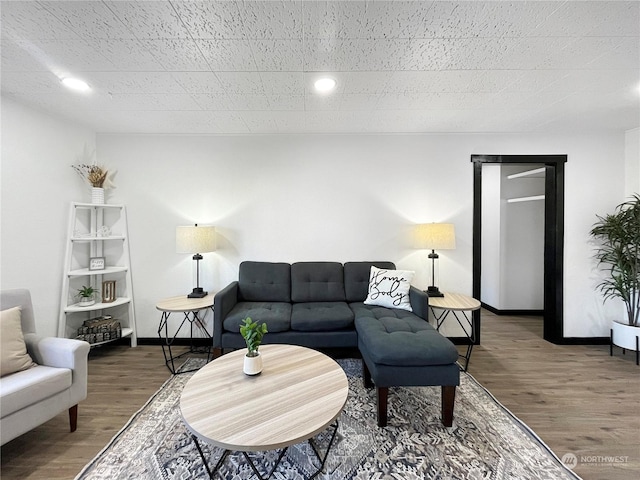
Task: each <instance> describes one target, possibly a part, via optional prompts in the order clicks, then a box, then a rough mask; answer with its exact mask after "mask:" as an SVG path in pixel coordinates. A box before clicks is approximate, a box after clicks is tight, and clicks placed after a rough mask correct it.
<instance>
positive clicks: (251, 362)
mask: <svg viewBox="0 0 640 480" xmlns="http://www.w3.org/2000/svg"><path fill="white" fill-rule="evenodd" d="M243 322H244V323H243V324H242V325H240V335H242V338H244V341H245V342H246V344H247V354H246V355H245V356H244V365H243V368H242V371H243V372H244V373H245V374H246V375H258V374H259V373H260V372H262V357H261V356H260V352H259V351H258V348H259V347H260V344H261V343H262V337H264V334H265V333H267V324H266V323H261V324H260V325H258V322H254V321H253V320H251V317H247V318H245V319H244V320H243Z"/></svg>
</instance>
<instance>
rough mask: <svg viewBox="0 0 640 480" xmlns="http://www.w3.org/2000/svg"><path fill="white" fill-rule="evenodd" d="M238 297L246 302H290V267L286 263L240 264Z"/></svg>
mask: <svg viewBox="0 0 640 480" xmlns="http://www.w3.org/2000/svg"><path fill="white" fill-rule="evenodd" d="M238 297H239V300H244V301H247V302H290V301H291V266H290V265H289V264H288V263H270V262H242V263H241V264H240V271H239V275H238Z"/></svg>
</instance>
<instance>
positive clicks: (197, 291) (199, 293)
mask: <svg viewBox="0 0 640 480" xmlns="http://www.w3.org/2000/svg"><path fill="white" fill-rule="evenodd" d="M208 294H209V292H205V291H204V290H203V289H202V288H201V287H198V288H194V289H193V292H191V293H190V294H189V295H187V298H204V297H206V296H207V295H208Z"/></svg>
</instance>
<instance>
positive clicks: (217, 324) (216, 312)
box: [213, 281, 238, 348]
mask: <svg viewBox="0 0 640 480" xmlns="http://www.w3.org/2000/svg"><path fill="white" fill-rule="evenodd" d="M213 302H214V303H213V304H214V309H213V348H222V331H223V326H222V321H223V320H224V319H225V318H226V316H227V315H229V312H230V311H231V310H232V309H233V307H235V306H236V304H237V303H238V282H237V281H235V282H231V283H230V284H229V285H227V286H226V287H224V288H223V289H222V290H220V291H219V292H218V293H216V295H215V297H213Z"/></svg>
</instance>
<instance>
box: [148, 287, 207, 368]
mask: <svg viewBox="0 0 640 480" xmlns="http://www.w3.org/2000/svg"><path fill="white" fill-rule="evenodd" d="M213 297H214V293H210V294H208V295H207V296H206V297H203V298H188V297H187V296H186V295H180V296H178V297H171V298H166V299H164V300H161V301H159V302H158V304H157V305H156V309H158V310H160V311H161V312H162V316H161V317H160V325H159V326H158V337H159V338H160V342H161V344H162V353H163V354H164V361H165V364H166V365H167V368H168V369H169V371H170V372H171V373H172V374H174V375H175V374H176V373H187V372H192V371H193V370H186V371H180V372H177V370H176V366H175V361H176V360H177V359H178V358H180V357H182V356H184V355H188V354H190V353H206V354H207V362H209V361H210V360H211V348H212V346H213V335H212V334H211V333H209V331H208V330H207V327H206V324H205V318H206V316H207V313H208V311H209V310H211V312H212V313H213ZM203 312H204V313H203ZM172 313H183V314H184V318H183V319H182V322H181V323H180V324H179V325H178V328H177V329H176V330H175V332H174V333H173V335H170V334H169V317H170V316H171V314H172ZM187 323H188V324H189V330H190V335H189V350H188V351H186V352H184V353H181V354H179V355H175V356H174V355H173V352H172V350H171V347H172V346H173V345H174V344H175V342H176V339H177V338H178V333H180V330H181V329H182V327H183V326H184V325H185V324H187ZM195 331H199V332H200V333H201V334H202V335H203V337H202V338H204V339H206V341H207V344H208V345H207V346H206V347H204V348H202V347H201V348H198V347H196V345H195V340H196V338H195V337H194V332H195Z"/></svg>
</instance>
